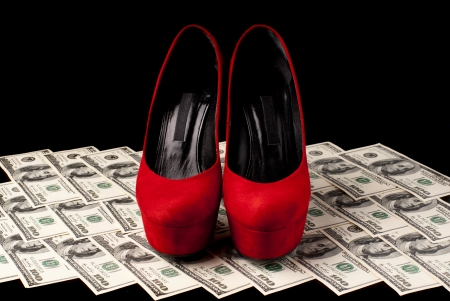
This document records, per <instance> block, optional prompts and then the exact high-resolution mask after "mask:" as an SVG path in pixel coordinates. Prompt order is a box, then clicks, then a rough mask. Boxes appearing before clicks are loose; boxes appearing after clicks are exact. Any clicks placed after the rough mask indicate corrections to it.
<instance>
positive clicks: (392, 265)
mask: <svg viewBox="0 0 450 301" xmlns="http://www.w3.org/2000/svg"><path fill="white" fill-rule="evenodd" d="M320 232H322V233H323V234H325V235H326V236H327V237H328V238H329V239H331V240H332V241H333V242H334V243H336V244H337V245H338V246H339V247H341V248H343V249H344V250H347V251H349V252H351V253H352V254H354V255H355V256H357V257H358V259H359V260H360V261H361V263H363V264H364V265H365V266H366V267H367V268H369V269H370V270H371V271H372V272H373V273H375V274H376V275H377V276H378V277H380V278H381V279H383V281H384V282H385V283H386V284H387V285H389V286H390V287H391V288H392V289H393V290H395V291H396V292H397V293H398V294H399V295H400V296H402V295H405V294H409V293H413V292H417V291H421V290H425V289H429V288H433V287H437V286H440V284H439V283H438V282H437V281H436V280H435V279H433V278H432V277H430V275H429V274H428V273H427V272H426V271H425V270H424V269H422V268H421V267H420V266H418V265H417V264H416V263H415V262H414V261H412V260H411V259H410V258H408V257H406V256H404V255H402V254H401V253H399V252H397V251H396V250H395V249H394V248H392V247H391V246H390V245H389V244H387V243H386V242H384V241H383V240H382V239H381V238H379V237H371V236H369V234H368V233H367V232H365V231H364V230H362V229H361V228H359V227H358V226H356V225H341V226H337V227H334V228H329V229H323V230H320Z"/></svg>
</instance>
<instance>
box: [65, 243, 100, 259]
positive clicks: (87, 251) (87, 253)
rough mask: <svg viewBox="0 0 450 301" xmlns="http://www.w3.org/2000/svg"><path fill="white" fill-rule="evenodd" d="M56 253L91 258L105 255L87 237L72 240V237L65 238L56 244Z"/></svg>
mask: <svg viewBox="0 0 450 301" xmlns="http://www.w3.org/2000/svg"><path fill="white" fill-rule="evenodd" d="M56 253H58V254H59V255H60V256H61V257H65V256H67V257H71V258H78V259H91V258H96V257H101V256H105V253H103V252H102V250H100V249H99V248H98V247H97V246H96V245H95V244H94V243H92V242H91V241H90V240H89V239H87V238H82V239H78V240H74V239H73V238H69V239H66V240H64V241H62V242H60V243H59V244H57V245H56Z"/></svg>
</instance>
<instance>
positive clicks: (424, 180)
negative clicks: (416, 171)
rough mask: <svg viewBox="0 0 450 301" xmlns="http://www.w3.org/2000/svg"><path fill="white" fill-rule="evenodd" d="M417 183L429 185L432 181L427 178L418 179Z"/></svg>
mask: <svg viewBox="0 0 450 301" xmlns="http://www.w3.org/2000/svg"><path fill="white" fill-rule="evenodd" d="M417 183H419V184H421V185H425V186H429V185H433V184H434V183H433V182H431V181H430V180H428V179H418V180H417Z"/></svg>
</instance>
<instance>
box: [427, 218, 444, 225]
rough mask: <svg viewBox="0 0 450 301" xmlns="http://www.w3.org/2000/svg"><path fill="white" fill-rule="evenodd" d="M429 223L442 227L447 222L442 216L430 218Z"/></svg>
mask: <svg viewBox="0 0 450 301" xmlns="http://www.w3.org/2000/svg"><path fill="white" fill-rule="evenodd" d="M430 221H431V222H433V223H435V224H438V225H442V224H445V223H446V222H447V220H446V219H445V218H443V217H442V216H433V217H432V218H430Z"/></svg>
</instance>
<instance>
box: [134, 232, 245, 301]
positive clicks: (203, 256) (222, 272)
mask: <svg viewBox="0 0 450 301" xmlns="http://www.w3.org/2000/svg"><path fill="white" fill-rule="evenodd" d="M127 237H129V238H130V239H131V240H133V241H135V242H136V243H137V244H139V245H140V246H142V247H144V249H146V250H148V251H150V252H152V253H153V254H156V253H157V251H156V250H155V249H153V248H152V247H151V246H150V244H149V243H148V241H147V239H146V237H145V233H144V232H136V233H131V234H128V235H127ZM159 255H160V256H161V257H162V258H163V259H164V260H165V261H167V262H169V263H170V264H172V265H173V266H174V267H176V268H178V269H179V270H180V271H182V272H183V273H185V274H186V275H188V276H189V277H191V278H192V279H194V280H195V281H197V282H198V284H200V286H201V287H203V288H204V289H205V290H207V291H208V292H209V293H211V294H213V295H214V296H215V297H216V298H218V299H220V298H223V297H226V296H229V295H232V294H235V293H237V292H240V291H242V290H245V289H247V288H249V287H251V286H252V284H251V283H250V281H249V280H248V279H246V278H245V277H244V276H243V275H241V274H240V273H239V272H237V271H236V269H235V268H233V267H232V266H230V265H229V264H227V263H226V262H224V261H223V260H222V259H220V258H219V257H217V256H215V255H213V254H211V253H207V252H204V253H199V254H196V255H195V256H191V257H183V258H175V257H172V256H167V255H161V254H159Z"/></svg>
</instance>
